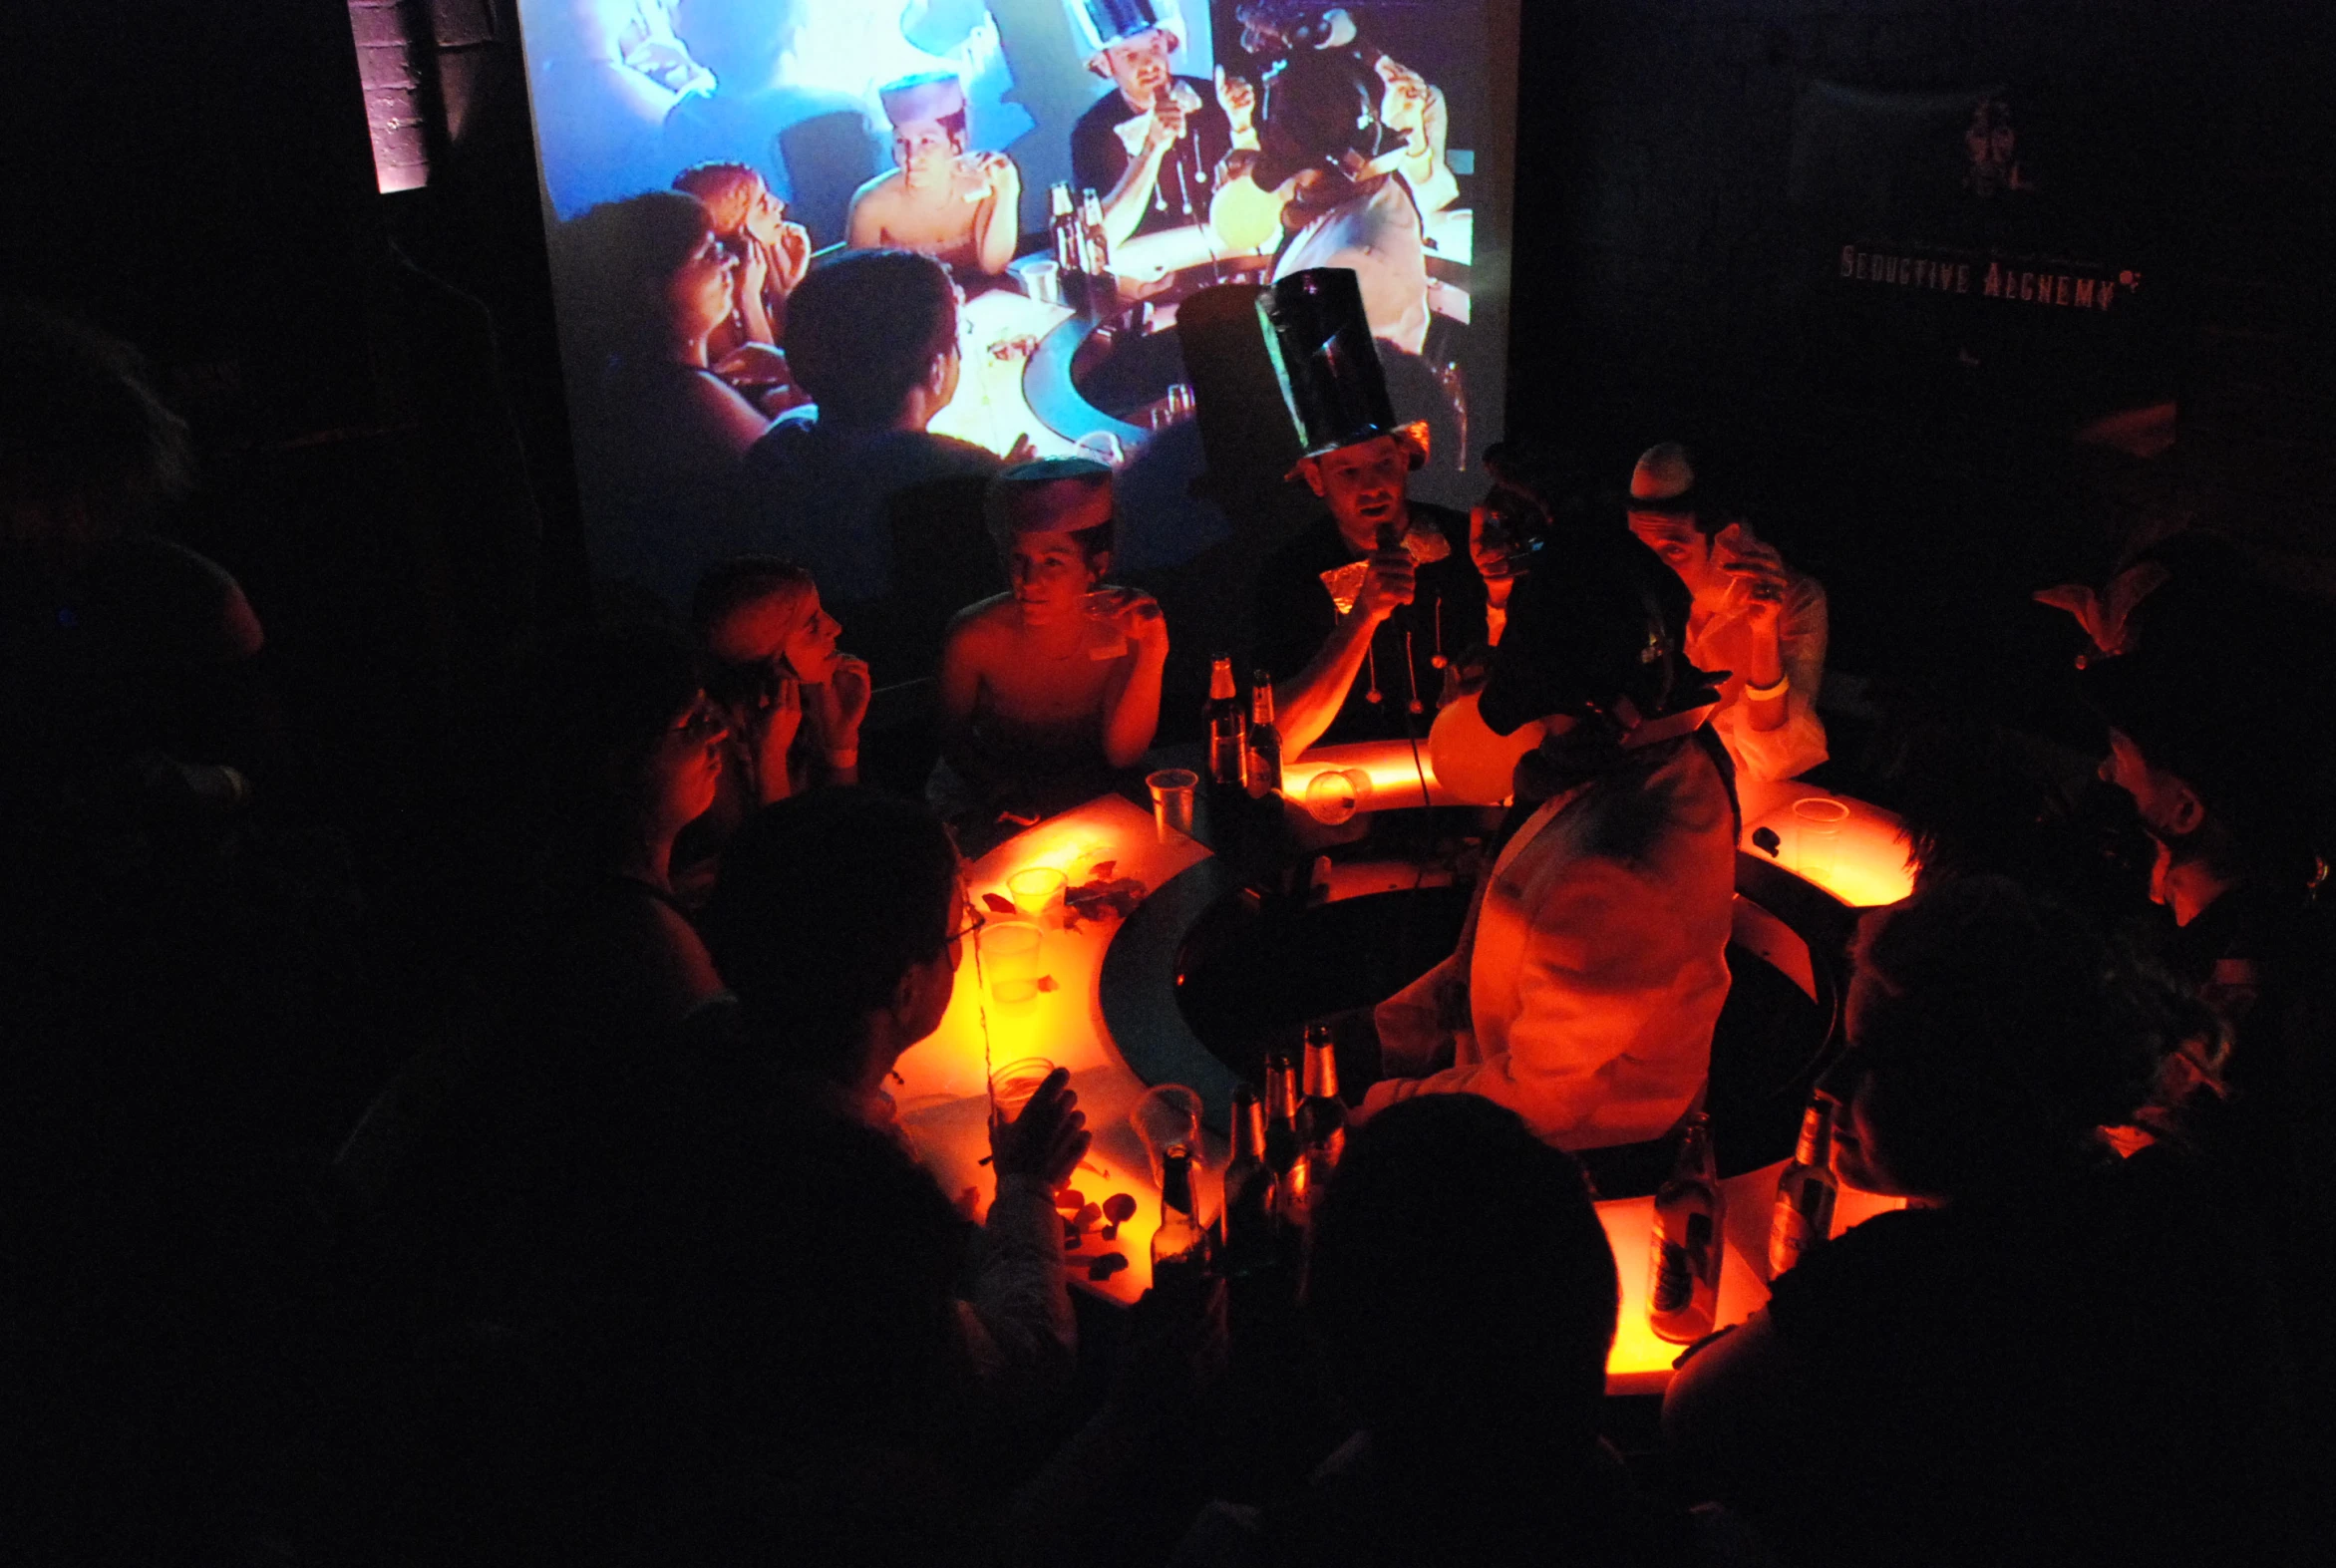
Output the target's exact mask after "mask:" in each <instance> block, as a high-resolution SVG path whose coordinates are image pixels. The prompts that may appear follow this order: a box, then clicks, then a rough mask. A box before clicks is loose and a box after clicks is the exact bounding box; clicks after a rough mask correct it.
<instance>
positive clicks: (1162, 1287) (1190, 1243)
mask: <svg viewBox="0 0 2336 1568" xmlns="http://www.w3.org/2000/svg"><path fill="white" fill-rule="evenodd" d="M1196 1207H1197V1205H1196V1204H1195V1203H1194V1202H1193V1198H1192V1151H1191V1150H1190V1149H1188V1148H1186V1147H1185V1146H1184V1145H1183V1144H1181V1143H1171V1144H1169V1145H1168V1148H1167V1149H1165V1150H1163V1151H1162V1153H1161V1161H1160V1229H1158V1230H1156V1231H1154V1232H1153V1233H1152V1284H1153V1288H1154V1289H1156V1290H1159V1291H1161V1292H1163V1293H1164V1294H1167V1293H1170V1292H1175V1291H1188V1292H1192V1293H1195V1294H1196V1293H1198V1292H1199V1291H1201V1290H1202V1289H1204V1288H1205V1285H1206V1280H1205V1276H1206V1275H1207V1273H1208V1231H1207V1229H1206V1228H1205V1227H1203V1226H1202V1225H1201V1223H1200V1220H1199V1217H1198V1215H1197V1214H1196V1213H1195V1209H1196Z"/></svg>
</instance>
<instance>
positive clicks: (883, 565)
mask: <svg viewBox="0 0 2336 1568" xmlns="http://www.w3.org/2000/svg"><path fill="white" fill-rule="evenodd" d="M787 360H788V365H789V368H790V369H791V371H792V372H793V374H794V376H795V381H796V384H797V385H798V386H800V387H802V388H803V389H804V390H805V391H806V392H808V393H810V394H811V395H812V397H813V398H814V399H815V400H816V402H817V407H815V408H811V409H797V410H793V411H790V412H789V413H788V414H786V415H784V416H782V417H781V418H780V419H779V421H778V422H777V423H776V424H774V425H773V426H772V427H771V431H770V434H769V435H767V436H765V437H764V438H763V439H762V440H761V441H759V442H757V443H756V444H755V447H754V450H753V451H752V452H750V453H748V454H747V458H746V465H745V474H744V477H743V480H742V482H741V486H740V496H739V509H740V512H741V514H742V515H741V527H740V531H741V534H742V536H743V538H744V540H745V542H746V543H747V545H748V546H749V547H750V548H752V549H755V550H757V551H762V552H766V553H769V554H773V555H779V556H783V557H785V558H786V559H788V560H792V561H797V562H800V563H802V564H803V565H804V566H805V567H807V568H808V569H809V570H810V571H811V573H812V575H813V576H814V577H816V578H818V579H819V583H820V587H821V589H822V591H823V592H824V593H826V594H827V596H828V597H829V599H830V600H831V602H833V603H834V604H836V605H839V606H844V607H846V613H847V614H849V615H850V617H851V621H852V625H853V627H854V628H855V629H858V630H860V633H861V635H862V636H863V638H866V637H869V636H871V634H872V637H873V644H872V646H871V648H870V651H871V653H874V652H878V651H883V652H889V651H890V646H891V644H892V642H893V641H894V640H895V639H894V637H893V636H892V634H891V631H890V628H888V627H885V626H882V625H880V624H876V623H871V622H870V621H869V619H868V617H867V616H866V614H865V613H864V612H865V611H866V610H867V609H868V608H869V607H873V606H878V605H888V602H889V601H890V600H891V599H892V598H893V596H894V591H895V589H896V587H898V586H899V583H898V580H897V577H896V573H895V568H896V565H897V564H898V563H897V562H896V560H895V556H894V550H893V544H894V538H895V534H896V533H899V532H902V531H909V532H917V533H922V534H926V535H932V536H936V537H938V538H940V539H943V540H947V541H955V540H958V539H960V538H962V539H964V540H966V541H968V543H967V546H966V547H967V548H968V549H969V550H976V551H980V552H986V548H987V547H986V544H983V543H981V542H980V541H981V538H982V521H981V516H982V513H981V495H982V489H983V486H984V485H985V484H986V483H987V481H988V479H989V477H990V475H991V474H993V473H995V472H997V471H998V469H999V467H1000V464H999V461H998V459H997V457H996V455H994V454H992V453H989V452H985V451H983V450H982V449H981V448H979V447H976V446H974V445H972V444H971V443H970V442H963V441H958V440H956V439H955V438H953V437H949V436H936V435H934V434H933V433H932V432H931V431H929V430H927V429H926V427H927V426H928V425H930V424H931V423H932V421H933V417H934V416H935V415H937V414H939V413H940V412H941V410H943V409H945V408H947V407H948V406H949V400H950V399H951V398H953V397H955V396H956V393H957V377H958V368H959V367H958V356H957V294H956V290H955V289H954V288H952V287H951V286H950V283H949V276H948V274H947V273H946V272H944V271H943V270H942V269H941V267H940V265H939V263H937V262H934V261H932V260H930V259H929V258H927V257H924V256H919V255H916V254H914V253H912V252H909V251H904V250H868V251H855V252H852V253H850V254H848V255H843V256H838V257H836V258H835V259H834V260H833V261H831V262H828V263H827V264H825V265H824V266H819V267H815V268H814V269H813V270H812V273H811V276H809V277H807V278H805V279H804V281H803V286H802V287H800V288H798V289H797V290H796V291H795V293H794V295H793V296H792V297H791V298H790V299H789V300H788V321H787ZM962 602H963V600H962V599H959V600H955V601H953V602H952V603H951V605H950V606H949V607H950V608H952V609H953V608H955V606H956V604H959V603H962ZM878 620H879V622H880V620H881V615H880V614H879V617H878ZM938 627H939V623H938V621H936V622H935V623H934V626H933V628H932V630H933V631H935V632H937V631H938ZM929 635H930V634H929V633H928V634H927V636H928V637H929ZM878 663H879V667H880V668H882V667H883V663H884V661H883V660H882V659H880V658H879V660H878ZM885 673H887V674H889V673H890V672H889V670H886V672H885Z"/></svg>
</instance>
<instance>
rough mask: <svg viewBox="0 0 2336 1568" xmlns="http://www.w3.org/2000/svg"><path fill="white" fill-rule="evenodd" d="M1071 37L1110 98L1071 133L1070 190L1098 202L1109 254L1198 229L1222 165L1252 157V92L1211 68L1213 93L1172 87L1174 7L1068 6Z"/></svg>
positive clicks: (1094, 1) (1195, 84)
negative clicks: (1236, 152)
mask: <svg viewBox="0 0 2336 1568" xmlns="http://www.w3.org/2000/svg"><path fill="white" fill-rule="evenodd" d="M1067 9H1068V10H1069V11H1070V13H1071V30H1072V34H1073V36H1074V38H1075V39H1076V41H1077V42H1078V44H1079V46H1080V47H1081V48H1083V49H1085V50H1087V51H1088V52H1089V53H1088V56H1087V69H1088V70H1090V71H1092V72H1094V73H1095V74H1096V75H1097V76H1100V77H1105V78H1108V79H1109V80H1110V82H1111V84H1112V87H1113V89H1114V91H1112V92H1109V93H1106V94H1105V95H1104V96H1103V97H1101V98H1099V99H1097V100H1096V101H1095V103H1094V105H1093V106H1092V107H1091V108H1089V109H1088V111H1087V113H1085V114H1083V115H1081V116H1080V117H1079V123H1078V124H1077V125H1075V126H1073V127H1072V128H1071V181H1072V183H1073V185H1075V186H1076V187H1078V188H1080V189H1082V190H1096V191H1101V192H1102V193H1103V226H1104V232H1105V233H1107V234H1109V235H1110V236H1111V242H1112V243H1113V244H1114V245H1120V244H1124V243H1126V242H1127V241H1128V240H1129V239H1130V238H1132V237H1134V236H1135V235H1138V234H1150V233H1153V232H1155V231H1156V230H1159V229H1164V228H1183V227H1186V226H1189V225H1191V224H1195V223H1205V222H1206V221H1207V220H1208V202H1209V198H1210V197H1211V196H1212V195H1214V194H1215V191H1216V185H1217V179H1218V176H1219V174H1220V172H1221V170H1222V164H1223V162H1224V157H1225V155H1226V154H1227V153H1230V152H1231V151H1232V150H1233V149H1234V148H1235V147H1236V146H1246V147H1252V148H1253V147H1255V146H1256V145H1257V144H1256V132H1255V128H1254V125H1253V118H1254V116H1255V113H1256V102H1257V94H1256V89H1255V88H1253V87H1252V86H1250V84H1248V83H1247V82H1245V81H1243V80H1241V79H1240V78H1238V77H1230V78H1228V77H1227V76H1226V75H1225V74H1224V68H1223V67H1222V66H1219V67H1218V68H1217V71H1216V81H1215V83H1214V84H1213V86H1212V85H1211V84H1210V83H1207V82H1203V81H1201V80H1200V79H1199V78H1197V77H1180V76H1177V75H1176V74H1175V72H1174V71H1173V70H1172V69H1171V68H1170V66H1169V57H1170V56H1171V55H1173V54H1174V53H1175V52H1176V51H1177V50H1179V49H1181V48H1183V47H1184V40H1183V31H1182V29H1183V21H1182V18H1181V17H1180V16H1178V14H1177V11H1176V7H1175V4H1174V0H1070V4H1069V6H1068V7H1067Z"/></svg>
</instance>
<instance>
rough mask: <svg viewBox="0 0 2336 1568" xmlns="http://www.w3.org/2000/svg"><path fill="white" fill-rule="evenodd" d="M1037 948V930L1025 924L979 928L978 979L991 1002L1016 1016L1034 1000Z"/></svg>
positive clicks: (1038, 968)
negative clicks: (979, 962)
mask: <svg viewBox="0 0 2336 1568" xmlns="http://www.w3.org/2000/svg"><path fill="white" fill-rule="evenodd" d="M1040 948H1041V941H1040V935H1039V929H1038V927H1037V926H1035V925H1033V924H1032V923H1031V922H1029V921H1027V920H993V921H991V922H990V923H989V924H988V925H985V926H983V927H982V928H981V977H982V979H983V980H984V981H986V982H987V983H988V985H989V988H990V1000H991V1001H993V1002H995V1003H997V1005H998V1006H999V1007H1001V1008H1003V1009H1005V1010H1006V1011H1008V1012H1019V1011H1021V1010H1022V1009H1025V1008H1027V1007H1029V1006H1030V1005H1031V1004H1033V1003H1034V1002H1036V1001H1037V1000H1038V982H1039V978H1040V976H1041V975H1042V974H1043V973H1044V970H1043V967H1042V965H1041V960H1040V956H1039V955H1040Z"/></svg>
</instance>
